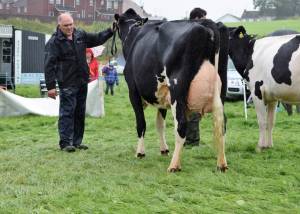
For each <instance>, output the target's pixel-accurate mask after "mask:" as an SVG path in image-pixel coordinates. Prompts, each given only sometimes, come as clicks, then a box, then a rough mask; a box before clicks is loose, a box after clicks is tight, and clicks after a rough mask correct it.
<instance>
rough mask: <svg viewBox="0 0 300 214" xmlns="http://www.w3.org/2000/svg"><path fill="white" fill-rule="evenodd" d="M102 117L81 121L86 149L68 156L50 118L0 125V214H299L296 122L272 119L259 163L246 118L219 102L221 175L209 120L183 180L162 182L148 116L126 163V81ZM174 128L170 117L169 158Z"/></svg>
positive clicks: (162, 166)
mask: <svg viewBox="0 0 300 214" xmlns="http://www.w3.org/2000/svg"><path fill="white" fill-rule="evenodd" d="M34 87H36V86H34ZM23 89H24V88H23V87H21V88H19V89H17V91H18V93H22V91H23ZM24 90H28V89H26V88H25V89H24ZM32 90H33V91H34V90H35V89H34V88H32ZM29 91H30V90H29ZM26 93H27V92H26ZM34 94H35V93H32V95H31V96H34ZM105 110H106V116H105V117H104V118H101V119H100V118H90V117H88V118H87V120H86V132H85V140H84V141H85V143H86V144H87V145H89V147H90V149H89V150H87V151H76V152H75V153H72V154H68V153H64V152H61V151H60V150H59V149H58V136H57V118H52V117H40V116H33V115H28V116H22V117H11V118H1V119H0V131H1V140H0V213H109V214H110V213H122V214H123V213H176V214H177V213H300V203H299V201H300V166H299V163H300V144H299V139H300V132H299V121H300V116H299V115H293V116H292V117H288V116H287V114H286V113H285V112H283V111H282V112H279V113H278V114H277V123H276V128H275V130H274V134H273V136H274V148H273V149H270V150H267V151H263V152H261V153H257V152H256V151H255V147H256V143H257V141H258V126H257V122H256V116H255V112H254V109H253V108H250V109H249V120H248V122H245V121H244V118H243V105H242V103H241V102H227V103H226V106H225V111H226V114H227V116H228V129H227V136H226V141H227V142H226V155H227V160H228V164H229V170H228V172H227V173H225V174H222V173H219V172H218V171H216V157H215V153H214V150H213V149H212V146H211V144H212V126H211V123H212V122H211V116H210V115H207V116H206V117H205V118H203V119H202V121H201V143H202V145H201V146H200V147H195V148H192V149H185V150H184V151H183V155H182V167H183V169H182V171H181V172H179V173H176V174H170V173H167V171H166V170H167V167H168V165H169V162H170V157H164V156H161V155H160V152H159V143H158V137H157V133H156V131H155V130H156V129H155V115H156V109H155V108H151V107H149V108H147V109H146V121H147V132H146V139H145V143H146V158H145V159H142V160H140V159H136V158H135V157H134V154H135V148H136V143H137V137H136V131H135V117H134V113H133V110H132V108H131V105H130V103H129V99H128V90H127V86H126V84H125V83H124V79H122V78H121V84H120V86H119V87H118V88H116V95H115V96H106V97H105ZM172 121H173V119H172V117H171V113H170V111H169V112H168V115H167V133H166V134H167V140H168V145H169V146H170V150H171V151H173V149H174V135H173V122H172Z"/></svg>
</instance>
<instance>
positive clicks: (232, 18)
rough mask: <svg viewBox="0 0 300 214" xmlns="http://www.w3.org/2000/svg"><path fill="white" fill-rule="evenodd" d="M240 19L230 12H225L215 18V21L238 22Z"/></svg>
mask: <svg viewBox="0 0 300 214" xmlns="http://www.w3.org/2000/svg"><path fill="white" fill-rule="evenodd" d="M240 21H241V19H240V18H239V17H237V16H234V15H232V14H229V13H227V14H225V15H224V16H221V17H220V18H218V19H217V20H216V22H223V23H229V22H240Z"/></svg>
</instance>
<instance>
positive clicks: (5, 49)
mask: <svg viewBox="0 0 300 214" xmlns="http://www.w3.org/2000/svg"><path fill="white" fill-rule="evenodd" d="M2 56H3V57H2V60H3V63H10V62H11V42H10V41H9V40H3V41H2Z"/></svg>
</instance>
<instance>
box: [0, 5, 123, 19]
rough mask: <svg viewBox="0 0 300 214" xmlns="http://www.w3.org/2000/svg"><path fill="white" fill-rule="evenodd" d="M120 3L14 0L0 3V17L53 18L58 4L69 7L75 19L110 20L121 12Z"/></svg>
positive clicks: (56, 12) (61, 6) (56, 13)
mask: <svg viewBox="0 0 300 214" xmlns="http://www.w3.org/2000/svg"><path fill="white" fill-rule="evenodd" d="M78 2H79V4H77V3H78ZM122 3H123V0H15V2H14V3H12V4H6V3H5V4H4V3H0V17H2V18H8V17H15V16H19V17H22V18H29V19H33V18H38V19H41V20H42V21H48V20H54V19H55V18H54V17H56V16H57V15H58V14H59V12H60V11H58V10H56V9H55V6H56V5H58V6H59V7H60V8H71V9H72V11H73V12H72V13H73V15H74V17H75V18H76V19H77V20H82V21H84V22H87V23H90V22H92V21H94V20H96V21H97V20H99V21H111V20H112V19H113V16H114V14H115V13H121V12H122V6H123V5H122ZM115 6H118V7H115ZM96 11H98V12H97V13H96Z"/></svg>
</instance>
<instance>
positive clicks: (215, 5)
mask: <svg viewBox="0 0 300 214" xmlns="http://www.w3.org/2000/svg"><path fill="white" fill-rule="evenodd" d="M134 1H135V2H136V3H137V4H138V5H143V6H144V9H145V10H146V12H147V13H150V14H152V15H157V16H163V17H166V18H167V19H168V20H174V19H182V18H184V17H187V16H188V15H189V13H190V11H191V10H192V9H193V8H194V7H201V8H203V9H205V10H206V11H207V18H210V19H213V20H216V19H218V18H220V17H221V16H223V15H225V14H227V13H230V14H232V15H235V16H238V17H241V15H242V13H243V11H244V9H247V10H253V0H183V1H179V0H134Z"/></svg>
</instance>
